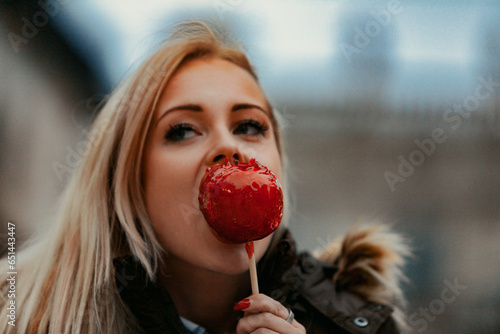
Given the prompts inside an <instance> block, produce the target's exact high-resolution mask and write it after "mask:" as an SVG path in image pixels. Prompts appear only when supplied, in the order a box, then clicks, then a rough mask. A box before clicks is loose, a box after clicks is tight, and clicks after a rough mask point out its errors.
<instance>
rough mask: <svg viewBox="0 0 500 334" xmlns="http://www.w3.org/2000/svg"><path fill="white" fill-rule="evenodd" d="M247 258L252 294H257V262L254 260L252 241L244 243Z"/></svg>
mask: <svg viewBox="0 0 500 334" xmlns="http://www.w3.org/2000/svg"><path fill="white" fill-rule="evenodd" d="M245 246H246V247H245V248H246V250H247V254H248V258H249V259H250V281H251V283H252V294H253V295H258V294H259V280H258V279H257V264H256V262H255V252H254V248H253V241H249V242H247V243H246V245H245Z"/></svg>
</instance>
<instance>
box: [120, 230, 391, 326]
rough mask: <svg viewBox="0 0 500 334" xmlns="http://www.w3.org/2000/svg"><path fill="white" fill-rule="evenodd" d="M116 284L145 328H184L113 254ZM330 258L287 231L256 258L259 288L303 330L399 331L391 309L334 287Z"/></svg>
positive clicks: (157, 290) (139, 271) (127, 262)
mask: <svg viewBox="0 0 500 334" xmlns="http://www.w3.org/2000/svg"><path fill="white" fill-rule="evenodd" d="M114 263H115V269H116V278H117V287H118V290H119V292H120V296H121V298H122V300H123V301H124V303H125V304H126V305H127V306H128V307H129V308H130V310H131V312H132V314H133V315H134V317H135V320H136V321H137V322H138V324H139V326H140V327H141V328H142V330H143V331H144V332H145V333H188V332H187V331H186V329H185V328H184V326H183V324H182V322H181V321H180V318H179V315H178V313H177V310H176V307H175V305H174V303H173V301H172V299H171V298H170V296H169V294H168V292H167V291H165V290H164V289H162V288H161V287H159V286H157V285H155V284H154V283H152V282H151V281H148V280H147V279H146V273H145V271H144V269H143V268H142V267H140V266H139V265H137V263H136V262H135V261H133V259H132V258H131V257H127V258H121V259H115V261H114ZM338 270H339V269H338V266H337V265H336V264H335V263H331V264H326V263H323V262H320V261H319V260H317V259H316V258H314V257H313V256H311V255H310V254H308V253H302V254H297V252H296V248H295V243H294V241H293V239H292V236H291V234H290V232H289V231H285V232H284V233H283V235H282V237H281V240H280V241H279V242H278V243H277V246H276V247H275V248H274V250H273V251H272V253H270V254H268V256H266V257H265V258H264V259H263V260H262V261H260V263H259V267H258V271H259V282H260V288H261V293H264V294H266V295H268V296H270V297H272V298H274V299H276V300H278V301H279V302H281V303H282V304H283V305H284V306H286V307H290V308H291V309H292V310H293V312H294V313H295V318H296V319H297V321H298V322H300V323H301V324H302V325H303V326H304V327H305V328H306V330H307V333H311V334H314V333H366V334H368V333H399V332H398V330H397V328H396V322H395V321H394V319H393V317H391V314H392V313H393V308H392V307H390V306H387V305H381V304H378V303H373V302H369V301H367V300H365V299H364V298H362V297H360V296H359V295H357V294H356V293H353V292H350V291H349V289H347V288H346V289H339V286H338V285H337V284H334V282H333V277H334V274H335V273H336V272H338Z"/></svg>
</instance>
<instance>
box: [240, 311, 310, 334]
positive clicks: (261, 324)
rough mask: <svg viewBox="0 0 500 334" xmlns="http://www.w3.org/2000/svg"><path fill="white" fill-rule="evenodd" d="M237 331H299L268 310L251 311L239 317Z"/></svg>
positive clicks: (294, 333)
mask: <svg viewBox="0 0 500 334" xmlns="http://www.w3.org/2000/svg"><path fill="white" fill-rule="evenodd" d="M236 332H237V333H274V332H276V333H287V334H296V333H297V334H298V333H301V332H300V331H299V330H298V329H297V328H296V327H294V326H293V325H292V324H289V323H288V322H286V321H285V320H284V319H282V318H279V317H277V316H276V315H274V314H272V313H269V312H261V313H251V314H248V315H246V316H245V317H243V318H241V319H240V321H239V322H238V326H237V328H236Z"/></svg>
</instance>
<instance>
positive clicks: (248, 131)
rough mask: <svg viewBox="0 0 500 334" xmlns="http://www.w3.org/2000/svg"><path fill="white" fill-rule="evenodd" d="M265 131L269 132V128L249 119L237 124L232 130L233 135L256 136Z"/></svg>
mask: <svg viewBox="0 0 500 334" xmlns="http://www.w3.org/2000/svg"><path fill="white" fill-rule="evenodd" d="M267 130H269V128H268V127H267V126H265V125H264V124H262V123H260V122H257V121H254V120H251V119H249V120H245V121H241V122H239V123H238V125H237V126H236V129H235V130H234V134H236V135H249V136H257V135H262V134H264V133H265V132H266V131H267Z"/></svg>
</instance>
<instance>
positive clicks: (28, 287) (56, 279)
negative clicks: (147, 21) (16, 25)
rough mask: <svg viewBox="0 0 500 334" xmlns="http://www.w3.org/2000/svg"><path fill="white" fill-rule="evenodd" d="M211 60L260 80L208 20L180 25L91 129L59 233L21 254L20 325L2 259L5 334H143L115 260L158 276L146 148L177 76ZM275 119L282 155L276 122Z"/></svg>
mask: <svg viewBox="0 0 500 334" xmlns="http://www.w3.org/2000/svg"><path fill="white" fill-rule="evenodd" d="M202 57H218V58H222V59H225V60H227V61H230V62H232V63H234V64H236V65H237V66H240V67H241V68H243V69H245V70H247V71H248V72H249V73H250V74H251V75H252V76H253V77H254V78H255V79H257V76H256V74H255V72H254V70H253V69H252V66H251V65H250V63H249V61H248V59H247V57H246V56H245V54H244V53H243V52H242V51H240V49H239V48H238V47H237V45H235V44H231V43H228V41H226V40H224V38H222V37H221V36H220V35H219V34H217V33H216V32H214V31H212V30H211V29H210V28H209V27H207V26H206V25H205V24H202V23H196V22H190V23H184V24H181V25H179V26H177V29H176V30H175V31H174V33H173V34H172V35H171V36H170V38H169V39H167V41H166V42H165V43H164V44H163V45H162V46H161V47H160V48H159V50H158V51H157V52H155V53H154V54H153V55H152V56H150V57H149V58H148V59H147V60H146V61H145V62H144V63H143V65H142V66H141V67H140V68H138V69H137V70H136V71H135V72H134V73H133V74H132V75H131V76H130V77H129V78H128V79H126V80H125V81H124V82H123V83H122V84H121V85H120V86H119V87H118V88H117V89H116V90H115V92H114V93H113V94H112V95H111V96H110V98H109V100H108V101H107V102H106V104H105V105H104V107H103V108H102V110H101V111H100V113H99V115H98V117H97V119H96V120H95V122H94V125H93V131H91V132H90V133H94V134H97V135H95V136H94V137H93V138H89V140H88V142H89V145H88V147H87V149H88V151H87V152H86V154H84V158H83V160H82V162H81V163H80V165H79V166H78V168H77V169H76V170H75V172H74V175H73V177H72V178H71V180H70V181H69V183H68V185H67V187H66V189H65V191H64V193H63V194H62V197H61V202H60V210H59V213H58V216H57V217H56V226H55V230H54V231H53V232H51V234H50V235H47V236H46V237H45V238H42V240H41V241H39V242H37V243H35V244H33V245H32V246H30V247H28V248H27V249H25V250H23V251H22V252H21V253H20V254H19V257H18V259H17V264H18V265H17V278H16V279H17V282H16V326H15V327H12V326H9V325H8V324H7V322H6V321H5V319H6V317H7V315H8V313H7V309H6V306H7V305H6V300H5V299H6V297H5V296H7V292H8V284H6V283H5V282H6V279H7V278H8V277H7V276H6V274H5V273H6V272H7V271H8V270H4V268H7V260H6V259H2V261H1V262H0V267H1V268H2V271H1V273H0V275H1V279H2V281H1V282H2V283H1V284H2V286H1V294H2V300H0V304H1V310H0V319H2V321H1V322H0V332H2V333H8V332H9V331H17V332H20V333H58V334H60V333H126V332H135V329H134V326H135V323H134V321H133V320H130V319H133V317H131V316H129V314H128V308H127V307H125V305H124V304H123V303H122V301H121V299H120V296H119V293H118V290H117V288H116V283H115V276H114V274H115V272H114V266H113V259H114V258H116V257H119V256H123V255H133V256H134V257H135V258H136V259H137V260H138V262H139V263H140V264H141V265H142V266H143V267H144V268H145V269H146V272H147V274H148V276H149V277H150V278H151V279H154V275H155V272H156V270H157V266H158V264H159V262H160V256H161V254H162V248H161V246H160V244H159V243H158V241H157V239H156V237H155V233H154V231H153V228H152V226H151V224H150V222H149V218H148V213H147V210H146V206H145V203H144V195H143V188H142V179H141V160H142V154H143V148H144V143H145V139H146V136H147V134H148V131H149V127H150V124H151V120H152V116H153V111H154V110H155V107H156V104H157V102H158V99H159V97H160V94H161V92H162V91H163V90H164V88H165V86H166V85H167V83H168V82H169V80H170V78H172V76H173V75H174V74H175V72H176V70H177V69H179V67H180V66H182V65H183V64H184V63H185V62H187V61H189V60H192V59H197V58H202ZM269 109H270V110H272V109H271V106H270V105H269ZM273 115H274V114H273ZM272 122H273V125H274V127H273V128H274V131H275V133H274V135H275V138H276V142H277V145H278V149H279V151H280V154H281V155H282V149H281V140H280V133H279V130H278V128H279V127H278V122H277V120H276V118H275V117H274V116H273V118H272ZM94 130H97V131H94Z"/></svg>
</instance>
